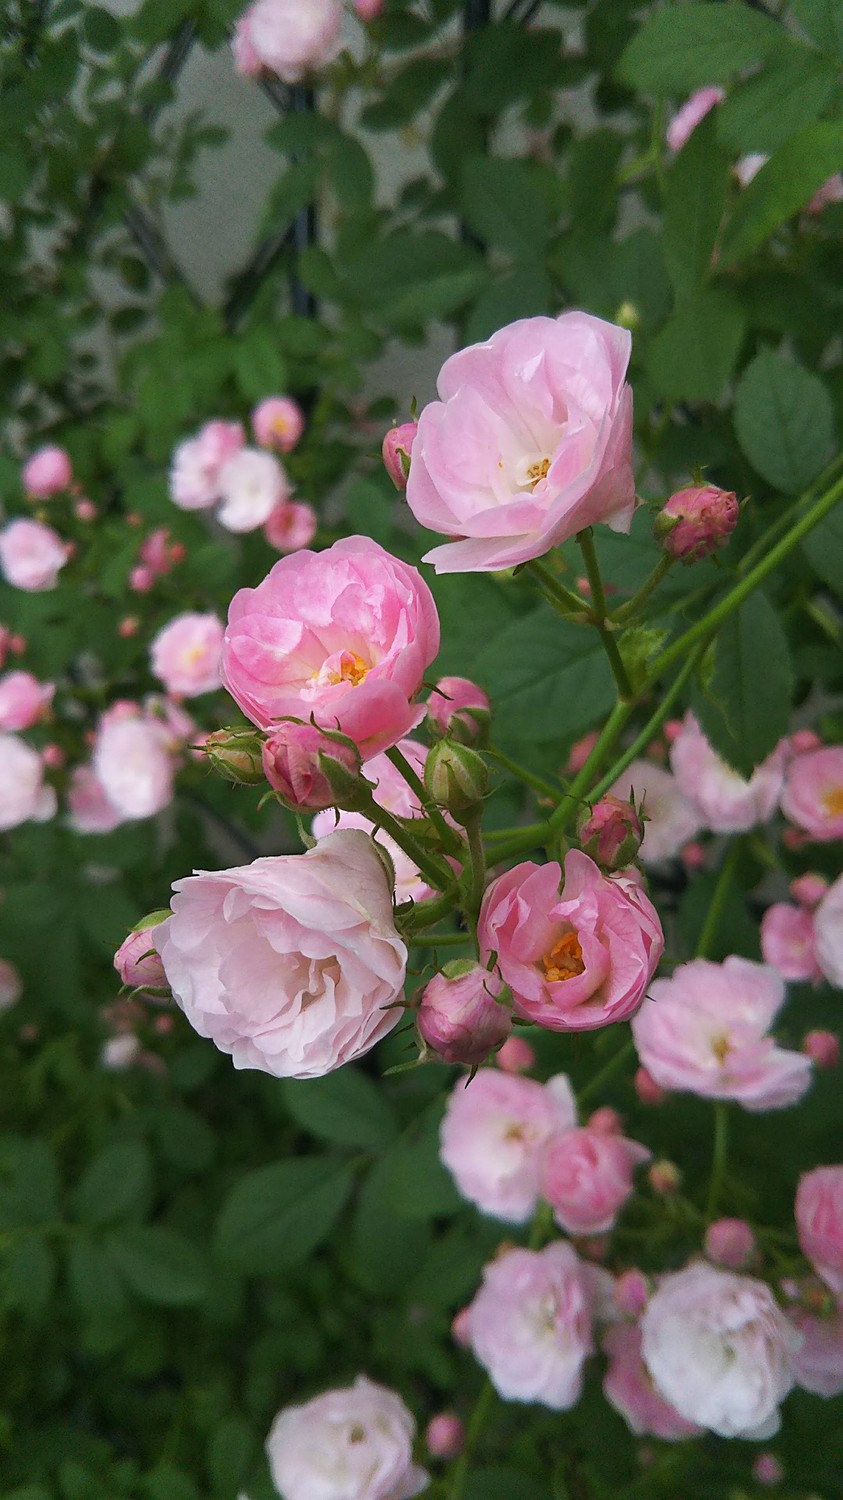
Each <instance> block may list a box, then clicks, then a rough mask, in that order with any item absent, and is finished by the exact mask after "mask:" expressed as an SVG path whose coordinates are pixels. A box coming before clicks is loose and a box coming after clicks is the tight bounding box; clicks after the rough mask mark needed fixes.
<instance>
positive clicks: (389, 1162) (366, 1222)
mask: <svg viewBox="0 0 843 1500" xmlns="http://www.w3.org/2000/svg"><path fill="white" fill-rule="evenodd" d="M393 1172H394V1162H393V1157H392V1153H389V1154H387V1155H386V1156H382V1157H381V1158H380V1160H379V1161H378V1162H376V1163H375V1165H374V1166H373V1167H372V1169H371V1171H369V1172H368V1173H367V1175H366V1177H365V1179H364V1181H363V1184H362V1186H361V1188H360V1192H359V1194H358V1197H357V1202H356V1203H355V1205H354V1213H353V1215H352V1220H351V1233H350V1238H349V1246H348V1254H349V1266H350V1270H351V1274H352V1276H353V1277H354V1279H355V1281H356V1282H357V1283H358V1285H360V1286H361V1287H362V1288H363V1290H364V1291H366V1292H369V1293H370V1294H372V1295H373V1296H377V1297H387V1298H388V1297H394V1296H395V1295H397V1293H398V1292H400V1290H401V1288H402V1287H403V1286H404V1285H405V1284H406V1283H407V1282H409V1281H410V1280H411V1279H412V1277H413V1275H414V1274H415V1272H416V1271H417V1270H418V1268H419V1266H421V1265H424V1264H425V1262H426V1259H427V1252H428V1248H429V1245H430V1234H431V1231H430V1226H429V1225H428V1224H426V1223H424V1222H422V1221H419V1220H416V1221H414V1222H412V1223H408V1222H407V1220H406V1219H401V1218H398V1217H397V1216H396V1213H395V1209H394V1207H393V1204H392V1198H391V1190H392V1178H393Z"/></svg>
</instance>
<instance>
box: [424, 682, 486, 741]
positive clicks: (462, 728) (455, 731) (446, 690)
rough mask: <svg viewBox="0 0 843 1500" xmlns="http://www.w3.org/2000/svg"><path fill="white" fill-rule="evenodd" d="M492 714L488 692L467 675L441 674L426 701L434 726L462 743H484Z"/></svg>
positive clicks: (435, 729)
mask: <svg viewBox="0 0 843 1500" xmlns="http://www.w3.org/2000/svg"><path fill="white" fill-rule="evenodd" d="M490 716H491V715H490V708H489V700H488V698H487V697H486V694H485V693H484V692H483V689H482V688H479V687H478V686H477V684H476V683H474V682H470V681H469V680H468V678H467V677H440V679H439V681H438V683H437V684H436V687H435V688H434V690H433V692H432V693H431V695H430V697H429V698H428V700H427V719H428V724H429V726H430V727H431V729H432V730H433V731H434V732H435V733H436V734H440V735H442V736H443V737H444V736H445V735H448V737H449V738H450V739H452V740H456V741H457V743H458V744H460V745H484V744H485V743H486V741H487V739H488V738H489V719H490Z"/></svg>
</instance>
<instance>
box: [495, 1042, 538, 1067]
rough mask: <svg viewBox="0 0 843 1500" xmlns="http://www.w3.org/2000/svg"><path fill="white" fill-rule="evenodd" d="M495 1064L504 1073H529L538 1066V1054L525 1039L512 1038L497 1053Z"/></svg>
mask: <svg viewBox="0 0 843 1500" xmlns="http://www.w3.org/2000/svg"><path fill="white" fill-rule="evenodd" d="M495 1062H496V1063H497V1065H498V1067H499V1068H500V1069H501V1071H502V1072H503V1073H529V1071H530V1069H531V1068H534V1067H535V1066H536V1054H535V1051H534V1049H533V1048H532V1047H531V1046H530V1043H529V1042H525V1041H524V1038H523V1037H521V1036H510V1037H507V1039H506V1041H505V1042H504V1044H503V1046H502V1047H500V1048H499V1049H498V1051H497V1052H496V1053H495Z"/></svg>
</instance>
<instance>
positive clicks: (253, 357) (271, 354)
mask: <svg viewBox="0 0 843 1500" xmlns="http://www.w3.org/2000/svg"><path fill="white" fill-rule="evenodd" d="M234 369H235V372H236V375H237V384H238V385H239V387H240V392H241V395H243V397H244V398H245V399H246V400H247V401H259V400H260V399H261V398H262V397H263V396H265V395H266V393H267V391H283V390H284V388H285V385H286V381H287V366H286V363H285V361H284V356H283V355H282V353H281V351H280V350H279V348H278V342H277V340H276V338H275V336H274V334H273V333H272V332H271V331H270V329H268V328H263V327H259V328H252V329H250V331H249V333H248V334H246V336H245V338H238V340H237V342H236V344H235V349H234Z"/></svg>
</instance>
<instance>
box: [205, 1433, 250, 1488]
mask: <svg viewBox="0 0 843 1500" xmlns="http://www.w3.org/2000/svg"><path fill="white" fill-rule="evenodd" d="M254 1448H255V1440H254V1435H253V1432H252V1429H251V1427H250V1426H249V1424H248V1423H247V1422H244V1421H243V1419H242V1417H224V1418H223V1420H222V1421H221V1422H220V1423H219V1424H218V1425H217V1426H215V1428H214V1430H213V1433H212V1434H211V1440H210V1443H209V1445H208V1472H209V1473H210V1476H211V1483H212V1485H213V1489H214V1493H215V1494H219V1495H224V1496H225V1497H226V1500H229V1497H230V1496H231V1495H233V1494H234V1492H235V1491H236V1490H238V1489H240V1488H241V1486H242V1484H243V1481H244V1479H245V1477H246V1471H247V1469H248V1467H249V1464H250V1463H251V1461H252V1456H253V1453H254Z"/></svg>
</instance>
